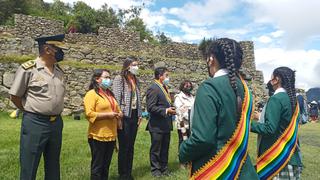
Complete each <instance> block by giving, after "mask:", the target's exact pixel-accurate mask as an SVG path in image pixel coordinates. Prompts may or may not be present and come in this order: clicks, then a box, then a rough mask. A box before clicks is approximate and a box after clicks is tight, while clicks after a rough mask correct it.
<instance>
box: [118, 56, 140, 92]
mask: <svg viewBox="0 0 320 180" xmlns="http://www.w3.org/2000/svg"><path fill="white" fill-rule="evenodd" d="M135 61H138V60H137V59H136V58H134V57H131V58H126V59H125V60H124V61H123V65H122V70H121V76H122V78H124V79H125V80H126V82H127V84H128V85H129V86H131V83H129V79H128V73H129V67H130V65H131V64H132V63H133V62H135ZM133 78H134V80H135V82H137V77H136V75H134V74H133Z"/></svg>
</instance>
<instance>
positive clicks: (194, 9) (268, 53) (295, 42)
mask: <svg viewBox="0 0 320 180" xmlns="http://www.w3.org/2000/svg"><path fill="white" fill-rule="evenodd" d="M44 1H46V2H52V1H53V0H44ZM62 1H63V2H67V3H70V4H71V5H72V4H73V3H74V2H76V1H77V0H62ZM83 2H85V3H87V4H88V5H90V6H91V7H93V8H95V9H99V8H100V7H101V6H102V5H103V4H104V3H107V4H108V5H109V6H111V7H113V8H114V9H119V8H121V9H126V8H129V7H130V6H132V5H141V4H142V3H144V4H145V8H144V9H143V11H142V13H141V18H143V19H144V21H145V22H146V24H147V27H148V28H149V29H150V30H152V31H153V32H155V33H156V32H157V31H163V32H165V33H166V34H167V35H168V36H170V37H171V38H172V39H173V40H174V41H179V42H189V43H198V42H199V41H200V40H201V39H203V37H206V38H209V37H229V38H233V39H236V40H238V41H245V40H249V41H253V42H254V44H255V59H256V66H257V69H259V70H262V71H263V74H264V78H265V82H267V81H268V80H269V79H270V77H271V73H272V71H273V69H275V68H276V67H278V66H288V67H290V68H292V69H294V70H296V76H297V77H296V86H297V87H299V88H304V89H306V90H307V89H308V88H311V87H320V80H319V77H320V71H319V69H320V20H319V17H320V10H319V7H320V0H305V1H302V0H144V1H129V0H83Z"/></svg>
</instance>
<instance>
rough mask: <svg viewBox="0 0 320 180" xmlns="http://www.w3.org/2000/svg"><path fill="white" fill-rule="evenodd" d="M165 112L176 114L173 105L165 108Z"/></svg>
mask: <svg viewBox="0 0 320 180" xmlns="http://www.w3.org/2000/svg"><path fill="white" fill-rule="evenodd" d="M167 113H168V114H170V115H176V114H177V112H176V108H174V107H169V108H168V109H167Z"/></svg>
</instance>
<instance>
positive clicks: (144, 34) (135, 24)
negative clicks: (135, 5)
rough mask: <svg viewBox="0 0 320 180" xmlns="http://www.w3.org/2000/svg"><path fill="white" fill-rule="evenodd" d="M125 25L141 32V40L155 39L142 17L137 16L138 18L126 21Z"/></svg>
mask: <svg viewBox="0 0 320 180" xmlns="http://www.w3.org/2000/svg"><path fill="white" fill-rule="evenodd" d="M125 27H126V28H128V29H132V30H133V31H135V32H139V34H140V41H144V40H147V41H152V40H153V39H154V38H153V35H152V32H151V31H149V30H148V29H147V27H146V25H145V24H144V22H143V20H142V19H141V18H138V17H137V18H134V19H131V20H130V21H128V22H127V23H126V25H125Z"/></svg>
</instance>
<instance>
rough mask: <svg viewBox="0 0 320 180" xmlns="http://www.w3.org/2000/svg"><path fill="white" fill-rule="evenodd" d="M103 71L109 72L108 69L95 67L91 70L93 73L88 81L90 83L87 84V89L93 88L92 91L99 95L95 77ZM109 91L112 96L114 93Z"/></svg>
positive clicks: (99, 75)
mask: <svg viewBox="0 0 320 180" xmlns="http://www.w3.org/2000/svg"><path fill="white" fill-rule="evenodd" d="M103 72H108V73H109V74H111V73H110V71H109V70H107V69H95V70H93V74H92V77H91V81H90V85H89V89H88V91H89V90H91V89H94V91H95V92H96V93H97V94H98V95H99V84H98V82H97V78H99V77H101V75H102V73H103ZM110 93H111V94H112V96H114V94H113V93H112V91H110Z"/></svg>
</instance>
